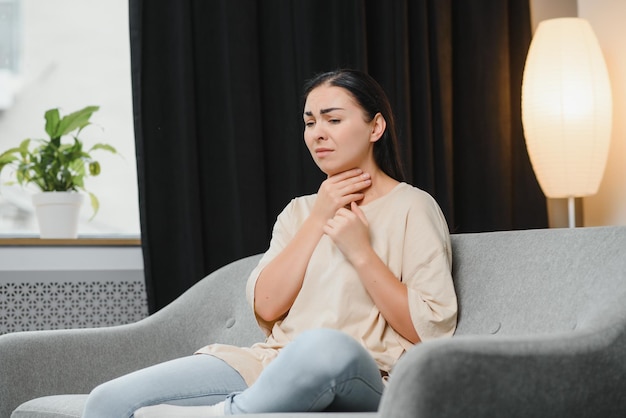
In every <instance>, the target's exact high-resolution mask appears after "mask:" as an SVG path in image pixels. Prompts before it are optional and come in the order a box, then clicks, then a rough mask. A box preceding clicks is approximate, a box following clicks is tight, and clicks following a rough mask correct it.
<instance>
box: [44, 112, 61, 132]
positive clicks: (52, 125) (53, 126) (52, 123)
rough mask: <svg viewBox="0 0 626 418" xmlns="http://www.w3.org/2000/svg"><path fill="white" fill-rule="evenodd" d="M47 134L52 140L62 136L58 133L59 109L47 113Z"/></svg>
mask: <svg viewBox="0 0 626 418" xmlns="http://www.w3.org/2000/svg"><path fill="white" fill-rule="evenodd" d="M45 118H46V133H47V134H48V135H49V136H50V138H58V137H59V136H60V135H59V134H58V133H57V131H58V130H59V118H60V116H59V109H50V110H48V111H46V114H45Z"/></svg>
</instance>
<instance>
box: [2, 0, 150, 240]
mask: <svg viewBox="0 0 626 418" xmlns="http://www.w3.org/2000/svg"><path fill="white" fill-rule="evenodd" d="M88 105H97V106H100V109H99V110H98V111H97V112H95V113H94V114H93V116H92V118H91V121H92V122H93V125H91V126H88V127H87V128H85V129H84V130H83V132H82V133H81V138H82V139H83V140H84V142H85V146H86V148H89V147H90V146H91V145H93V144H95V143H97V142H104V143H108V144H111V145H113V146H114V147H115V148H117V150H118V151H119V153H120V154H121V155H122V156H121V157H120V156H115V155H109V154H108V153H106V152H95V153H94V154H93V156H94V157H98V160H99V161H100V164H101V166H102V172H101V174H100V176H98V177H90V178H88V179H87V180H86V187H87V189H88V190H90V191H92V192H93V193H94V194H95V195H96V196H97V197H98V199H99V200H100V211H99V213H98V214H97V216H96V217H95V218H94V219H93V220H91V221H89V218H90V217H91V214H92V210H91V206H90V205H89V204H88V203H86V204H85V205H83V209H82V213H81V223H80V226H79V235H81V236H90V235H91V236H94V235H95V236H110V235H129V236H134V237H136V236H138V235H139V230H140V228H139V207H138V197H137V196H138V193H137V173H136V164H135V148H134V132H133V113H132V92H131V70H130V41H129V32H128V1H127V0H55V1H40V0H0V152H2V151H5V150H6V149H8V148H11V147H14V146H16V145H17V144H19V142H20V141H21V140H23V139H25V138H45V137H46V134H45V130H44V127H45V125H44V124H45V121H44V116H43V115H44V113H45V111H46V110H48V109H51V108H57V107H58V108H60V109H61V113H62V114H66V113H70V112H73V111H75V110H78V109H81V108H83V107H85V106H88ZM5 171H8V170H5ZM8 174H9V173H3V175H2V179H0V234H1V235H2V236H23V235H26V236H28V235H36V234H37V224H36V220H35V216H34V211H33V208H32V205H31V202H30V195H31V194H32V192H33V191H32V190H25V189H22V188H21V187H19V186H7V185H5V184H4V183H5V182H6V181H7V177H8ZM86 202H88V199H87V200H86Z"/></svg>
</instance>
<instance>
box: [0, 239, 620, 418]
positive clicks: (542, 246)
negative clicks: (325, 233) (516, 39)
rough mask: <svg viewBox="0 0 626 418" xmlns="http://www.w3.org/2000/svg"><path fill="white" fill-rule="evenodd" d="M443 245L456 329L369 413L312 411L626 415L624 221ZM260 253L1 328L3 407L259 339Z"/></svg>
mask: <svg viewBox="0 0 626 418" xmlns="http://www.w3.org/2000/svg"><path fill="white" fill-rule="evenodd" d="M452 243H453V252H454V258H453V260H454V261H453V264H454V280H455V283H456V288H457V292H458V296H459V306H460V311H459V323H458V330H457V332H456V335H455V336H454V337H452V338H449V339H445V340H438V341H433V342H427V343H423V344H419V345H416V346H415V347H414V348H413V349H411V350H410V351H409V352H408V353H406V355H405V356H403V357H402V358H401V360H400V361H399V363H398V364H397V366H396V368H395V370H394V372H393V373H392V375H391V379H390V382H389V385H388V386H387V388H386V390H385V393H384V396H383V400H382V402H381V405H380V409H379V412H378V414H376V413H370V414H338V413H327V414H323V416H325V417H329V418H330V417H350V416H362V417H366V416H370V417H376V416H380V417H385V418H387V417H400V418H403V417H416V418H426V417H459V418H460V417H518V416H519V417H522V416H523V417H533V418H536V417H613V416H615V417H617V416H619V417H624V416H626V227H601V228H578V229H551V230H530V231H508V232H493V233H479V234H457V235H453V237H452ZM257 261H258V256H252V257H249V258H246V259H242V260H239V261H237V262H235V263H233V264H230V265H228V266H226V267H224V268H222V269H220V270H218V271H216V272H215V273H213V274H211V275H209V276H208V277H206V278H205V279H203V280H202V281H201V282H199V283H198V284H197V285H195V286H194V287H193V288H191V289H190V290H189V291H187V292H186V293H185V294H184V295H182V296H181V297H180V298H179V299H177V300H176V301H174V302H173V303H172V304H170V305H169V306H167V307H166V308H164V309H162V310H161V311H159V312H157V313H156V314H154V315H152V316H150V317H148V318H146V319H144V320H142V321H140V322H137V323H134V324H130V325H123V326H118V327H111V328H100V329H83V330H63V331H37V332H23V333H15V334H6V335H3V336H2V337H0V418H8V417H9V416H10V415H11V411H13V410H14V409H16V408H17V410H16V411H15V412H13V415H12V416H13V417H14V418H27V417H28V418H35V417H38V418H44V417H46V418H61V417H65V418H68V417H79V416H80V413H81V408H82V405H83V402H84V400H85V397H86V395H85V394H86V393H88V392H89V391H90V390H91V389H92V388H93V387H94V386H96V385H97V384H99V383H100V382H103V381H105V380H108V379H111V378H113V377H115V376H119V375H121V374H124V373H127V372H130V371H132V370H135V369H138V368H141V367H144V366H148V365H151V364H154V363H157V362H161V361H165V360H168V359H171V358H174V357H179V356H184V355H188V354H190V353H192V352H193V351H194V350H195V349H196V348H198V347H201V346H202V345H204V344H206V343H208V342H226V343H231V344H243V345H249V344H251V343H253V342H255V341H258V340H259V339H261V338H262V334H261V332H260V331H259V330H258V329H257V327H256V324H255V322H254V320H253V317H252V314H251V312H250V309H249V307H248V305H247V304H246V302H245V297H244V284H245V281H246V278H247V276H248V273H249V272H250V270H251V269H252V268H253V266H254V265H255V263H256V262H257ZM274 415H276V414H274ZM278 415H280V416H281V417H304V416H310V415H314V414H282V415H281V414H278ZM318 415H322V414H318ZM259 416H260V415H259ZM263 416H265V417H268V416H271V415H270V414H266V415H263ZM112 418H121V417H112Z"/></svg>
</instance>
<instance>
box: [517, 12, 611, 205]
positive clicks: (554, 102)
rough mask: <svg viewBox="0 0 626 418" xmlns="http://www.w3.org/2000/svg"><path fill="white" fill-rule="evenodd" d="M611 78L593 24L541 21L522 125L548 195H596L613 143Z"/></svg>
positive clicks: (524, 90) (525, 84)
mask: <svg viewBox="0 0 626 418" xmlns="http://www.w3.org/2000/svg"><path fill="white" fill-rule="evenodd" d="M611 119H612V100H611V86H610V82H609V75H608V71H607V69H606V64H605V62H604V57H603V56H602V51H601V50H600V45H599V44H598V41H597V39H596V37H595V35H594V33H593V30H592V28H591V26H590V25H589V23H588V22H587V21H586V20H584V19H580V18H559V19H550V20H544V21H542V22H541V23H539V26H538V27H537V30H536V32H535V35H534V37H533V40H532V42H531V44H530V49H529V50H528V57H527V58H526V66H525V68H524V76H523V83H522V123H523V125H524V136H525V137H526V147H527V149H528V154H529V156H530V161H531V163H532V166H533V170H534V171H535V175H536V176H537V180H538V181H539V184H540V186H541V189H542V190H543V192H544V194H545V195H546V196H547V197H551V198H563V197H579V196H588V195H592V194H595V193H596V192H597V191H598V187H599V185H600V181H601V180H602V175H603V174H604V168H605V165H606V159H607V155H608V150H609V142H610V139H611V123H612V122H611Z"/></svg>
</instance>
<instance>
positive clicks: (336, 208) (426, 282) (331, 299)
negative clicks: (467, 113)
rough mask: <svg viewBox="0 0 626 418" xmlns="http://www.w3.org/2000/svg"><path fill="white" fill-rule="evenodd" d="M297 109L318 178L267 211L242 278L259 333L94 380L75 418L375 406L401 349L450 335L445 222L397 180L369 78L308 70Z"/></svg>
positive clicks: (452, 298) (390, 137)
mask: <svg viewBox="0 0 626 418" xmlns="http://www.w3.org/2000/svg"><path fill="white" fill-rule="evenodd" d="M303 117H304V126H305V127H304V140H305V142H306V145H307V147H308V149H309V151H310V152H311V155H312V157H313V159H314V160H315V162H316V164H317V165H318V166H319V168H320V169H321V170H322V171H323V172H324V173H325V174H326V175H327V179H326V180H325V181H324V182H323V183H322V184H321V186H320V188H319V191H318V193H317V194H315V195H310V196H303V197H300V198H296V199H294V200H292V201H291V202H290V203H289V205H288V206H287V207H286V208H285V209H284V210H283V211H282V213H281V214H280V215H279V216H278V218H277V221H276V224H275V226H274V231H273V234H272V240H271V242H270V246H269V249H268V250H267V252H266V253H265V254H264V256H263V258H262V259H261V261H260V262H259V264H258V266H257V267H256V268H255V269H254V271H253V272H252V273H251V275H250V278H249V280H248V285H247V289H246V292H247V297H248V300H249V301H250V303H251V305H252V307H253V310H254V313H255V315H256V318H257V321H258V323H259V325H260V326H261V327H262V329H263V330H264V331H265V333H266V335H267V339H266V341H264V342H263V343H258V344H255V345H254V346H252V347H247V348H243V347H234V346H228V345H221V344H212V345H209V346H207V347H204V348H202V349H200V350H199V351H198V352H197V353H196V355H194V356H191V357H187V358H183V359H178V360H174V361H171V362H168V363H164V364H161V365H157V366H153V367H151V368H148V369H144V370H140V371H138V372H135V373H132V374H130V375H127V376H123V377H121V378H119V379H116V380H113V381H111V382H108V383H105V384H104V385H101V386H99V387H98V388H96V389H95V390H94V391H93V392H92V394H91V395H90V397H89V399H88V401H87V405H86V408H85V413H84V415H83V416H84V417H85V418H92V417H105V416H106V417H112V416H124V417H127V416H131V415H132V414H133V411H136V412H135V414H134V415H135V417H136V418H165V417H172V416H176V417H189V418H191V417H206V416H222V415H234V414H242V413H260V412H300V411H302V412H308V411H322V410H339V411H375V410H376V409H377V407H378V403H379V400H380V397H381V395H382V392H383V387H384V384H383V381H384V379H386V377H387V376H388V375H389V374H390V373H391V371H392V369H393V366H394V364H395V363H396V361H397V360H398V359H399V358H400V356H401V355H402V354H403V353H404V352H405V351H406V350H408V349H409V348H411V347H412V346H413V345H414V344H416V343H419V342H420V341H426V340H429V339H433V338H438V337H444V336H450V335H452V333H453V332H454V329H455V326H456V312H457V304H456V295H455V293H454V288H453V283H452V278H451V273H450V269H451V254H450V239H449V233H448V228H447V225H446V222H445V219H444V217H443V215H442V213H441V210H440V209H439V206H438V205H437V204H436V202H435V201H434V199H432V197H431V196H430V195H428V194H427V193H425V192H423V191H421V190H419V189H417V188H415V187H412V186H410V185H408V184H406V183H404V182H402V180H403V176H402V170H401V166H400V163H399V158H398V151H397V143H396V142H397V140H396V133H395V127H394V121H393V116H392V112H391V107H390V105H389V101H388V99H387V98H386V95H385V94H384V91H383V90H382V88H381V87H380V86H379V85H378V84H377V83H376V82H375V81H374V80H373V79H372V78H371V77H369V76H368V75H366V74H364V73H362V72H359V71H354V70H339V71H335V72H330V73H325V74H321V75H319V76H317V77H315V78H314V79H312V80H311V81H310V82H309V83H308V84H307V85H306V87H305V105H304V115H303ZM147 405H154V406H147ZM207 405H209V406H207ZM145 406H147V407H145Z"/></svg>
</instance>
